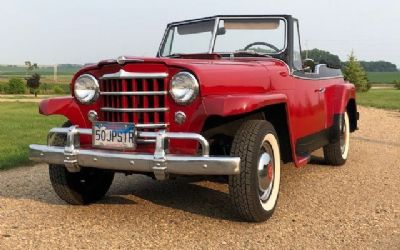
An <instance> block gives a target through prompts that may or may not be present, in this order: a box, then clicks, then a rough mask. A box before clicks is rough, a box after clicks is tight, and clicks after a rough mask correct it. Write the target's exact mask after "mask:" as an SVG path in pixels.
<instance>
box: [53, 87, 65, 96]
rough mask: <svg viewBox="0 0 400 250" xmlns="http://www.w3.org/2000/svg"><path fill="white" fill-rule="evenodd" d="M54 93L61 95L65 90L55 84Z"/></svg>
mask: <svg viewBox="0 0 400 250" xmlns="http://www.w3.org/2000/svg"><path fill="white" fill-rule="evenodd" d="M53 91H54V94H57V95H62V94H65V91H64V90H63V89H62V88H61V87H60V86H55V87H54V88H53Z"/></svg>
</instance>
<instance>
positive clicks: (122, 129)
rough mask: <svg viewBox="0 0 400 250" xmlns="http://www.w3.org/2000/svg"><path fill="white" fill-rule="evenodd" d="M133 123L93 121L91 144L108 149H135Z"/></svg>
mask: <svg viewBox="0 0 400 250" xmlns="http://www.w3.org/2000/svg"><path fill="white" fill-rule="evenodd" d="M135 134H136V131H135V125H134V124H133V123H121V122H95V123H93V146H94V147H99V148H110V149H135V148H136V142H135V141H136V138H135Z"/></svg>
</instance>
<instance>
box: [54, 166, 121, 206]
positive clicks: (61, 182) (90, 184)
mask: <svg viewBox="0 0 400 250" xmlns="http://www.w3.org/2000/svg"><path fill="white" fill-rule="evenodd" d="M49 174H50V181H51V184H52V186H53V188H54V191H55V192H56V194H57V195H58V196H59V197H60V198H61V199H62V200H64V201H66V202H67V203H69V204H72V205H83V204H89V203H92V202H96V201H98V200H100V199H101V198H103V197H104V195H105V194H106V193H107V191H108V189H109V188H110V186H111V183H112V181H113V179H114V172H110V171H107V170H102V169H95V168H81V171H80V172H77V173H71V172H68V170H67V169H66V168H65V167H64V166H60V165H52V164H51V165H50V166H49Z"/></svg>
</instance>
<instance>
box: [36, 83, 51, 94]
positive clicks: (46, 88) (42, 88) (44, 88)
mask: <svg viewBox="0 0 400 250" xmlns="http://www.w3.org/2000/svg"><path fill="white" fill-rule="evenodd" d="M39 90H40V92H41V93H44V94H47V92H48V91H49V90H51V85H50V84H49V83H42V84H41V85H40V86H39Z"/></svg>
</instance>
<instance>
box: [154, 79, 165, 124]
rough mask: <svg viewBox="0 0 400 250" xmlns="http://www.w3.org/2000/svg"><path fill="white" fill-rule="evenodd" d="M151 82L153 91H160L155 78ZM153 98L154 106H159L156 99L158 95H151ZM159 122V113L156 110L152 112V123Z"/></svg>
mask: <svg viewBox="0 0 400 250" xmlns="http://www.w3.org/2000/svg"><path fill="white" fill-rule="evenodd" d="M152 84H153V89H154V91H162V90H163V89H160V88H159V87H158V82H157V79H153V82H152ZM161 97H162V96H161ZM153 98H154V100H153V102H154V107H160V104H159V101H158V99H159V98H160V96H158V95H155V96H153ZM159 122H160V115H159V113H158V112H156V113H154V123H159Z"/></svg>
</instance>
